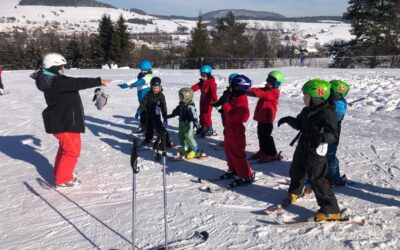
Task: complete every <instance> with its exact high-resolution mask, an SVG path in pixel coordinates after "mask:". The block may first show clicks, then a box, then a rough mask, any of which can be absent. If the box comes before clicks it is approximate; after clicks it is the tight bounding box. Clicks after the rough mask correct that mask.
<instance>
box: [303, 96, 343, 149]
mask: <svg viewBox="0 0 400 250" xmlns="http://www.w3.org/2000/svg"><path fill="white" fill-rule="evenodd" d="M296 120H297V124H296V125H297V129H299V130H300V131H301V137H300V142H306V143H307V144H308V145H309V146H310V147H315V148H316V147H318V145H319V144H320V143H333V142H336V141H337V139H338V138H337V137H338V134H337V133H338V127H337V116H336V111H335V106H334V105H331V104H330V103H324V104H321V105H318V106H316V107H311V108H309V107H305V108H304V109H303V110H302V111H301V113H300V114H299V115H298V116H297V117H296Z"/></svg>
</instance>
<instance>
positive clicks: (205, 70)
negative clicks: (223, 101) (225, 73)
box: [192, 65, 218, 137]
mask: <svg viewBox="0 0 400 250" xmlns="http://www.w3.org/2000/svg"><path fill="white" fill-rule="evenodd" d="M211 72H212V68H211V67H210V66H209V65H203V66H202V67H201V68H200V76H201V78H200V81H199V82H198V83H196V84H194V85H193V86H192V90H193V92H196V91H198V90H200V92H201V95H200V117H199V120H200V128H198V129H197V135H200V136H202V137H204V136H212V135H213V133H214V130H213V127H212V121H211V112H212V109H213V107H212V104H213V103H214V102H216V101H217V100H218V96H217V84H216V83H215V79H214V77H213V76H212V75H211Z"/></svg>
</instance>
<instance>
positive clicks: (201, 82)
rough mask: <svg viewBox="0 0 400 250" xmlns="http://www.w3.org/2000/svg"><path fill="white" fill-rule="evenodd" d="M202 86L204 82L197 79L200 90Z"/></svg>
mask: <svg viewBox="0 0 400 250" xmlns="http://www.w3.org/2000/svg"><path fill="white" fill-rule="evenodd" d="M203 84H204V81H203V79H201V78H200V79H199V86H200V88H202V87H203Z"/></svg>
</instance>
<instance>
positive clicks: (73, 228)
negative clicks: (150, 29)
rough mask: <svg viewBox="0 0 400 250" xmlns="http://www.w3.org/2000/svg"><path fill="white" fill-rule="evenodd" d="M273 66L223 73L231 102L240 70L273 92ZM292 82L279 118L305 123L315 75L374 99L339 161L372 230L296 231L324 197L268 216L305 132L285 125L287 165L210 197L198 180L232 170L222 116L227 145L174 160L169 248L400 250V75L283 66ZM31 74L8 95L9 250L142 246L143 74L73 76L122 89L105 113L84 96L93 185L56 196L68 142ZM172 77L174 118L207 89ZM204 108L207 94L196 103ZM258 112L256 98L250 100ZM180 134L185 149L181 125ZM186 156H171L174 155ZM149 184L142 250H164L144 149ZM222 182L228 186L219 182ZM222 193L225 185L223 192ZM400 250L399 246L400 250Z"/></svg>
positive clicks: (1, 139) (86, 154) (345, 133)
mask: <svg viewBox="0 0 400 250" xmlns="http://www.w3.org/2000/svg"><path fill="white" fill-rule="evenodd" d="M270 70H272V69H252V70H229V71H228V70H215V72H214V73H215V75H216V77H217V79H218V81H219V88H218V92H219V94H222V91H223V90H224V88H225V86H226V84H227V83H226V77H227V76H228V75H229V74H230V73H232V72H238V73H244V74H246V75H248V76H249V77H250V78H251V79H253V80H254V83H255V85H259V84H262V83H263V81H264V80H265V78H266V75H267V73H268V72H269V71H270ZM280 70H282V71H283V72H284V73H285V75H286V77H287V80H286V83H285V84H284V85H283V86H282V95H281V99H280V103H279V107H278V117H277V119H279V118H280V117H283V116H287V115H296V114H297V113H298V112H299V111H300V110H301V108H302V95H301V92H300V88H301V86H302V84H303V83H304V82H305V81H306V80H308V79H310V78H314V77H322V78H325V79H329V80H330V79H334V78H338V79H342V80H345V81H347V82H348V83H349V84H350V86H351V90H350V92H349V95H348V100H349V101H351V100H355V99H358V98H360V97H366V100H363V101H360V102H358V103H355V104H354V105H353V106H352V107H349V109H348V112H347V114H346V117H345V120H344V122H343V127H342V136H341V142H340V145H339V150H338V157H339V159H340V162H341V172H342V174H346V175H347V176H348V178H349V179H351V180H353V181H355V183H356V184H355V185H354V186H347V187H339V188H335V190H334V191H335V192H336V195H337V199H338V201H339V205H340V207H341V208H348V209H349V215H350V216H352V217H354V218H355V219H365V220H366V224H365V225H364V226H357V225H334V224H325V225H317V226H302V227H288V226H281V225H278V224H277V222H282V221H291V220H303V219H305V218H307V217H309V216H312V215H313V213H314V212H315V211H316V210H317V209H318V206H317V204H316V201H315V199H314V197H313V195H311V196H309V197H307V198H304V199H303V200H299V202H298V204H297V205H296V206H293V207H292V208H290V209H289V210H288V211H287V212H284V213H282V214H277V215H264V214H262V213H260V212H259V211H260V210H262V209H265V208H266V207H268V206H270V205H272V204H275V203H277V202H279V201H280V200H281V199H282V198H283V197H284V196H285V195H286V192H287V188H288V185H287V181H288V171H289V166H290V161H291V159H292V155H293V152H294V148H293V147H290V146H289V143H290V141H291V140H292V139H293V138H294V136H295V135H296V133H297V132H296V131H294V130H292V129H291V128H290V127H289V126H286V125H283V126H281V127H279V128H278V127H277V126H275V128H274V132H273V136H274V138H275V140H276V144H277V147H278V150H282V151H283V155H284V157H285V158H284V160H283V161H282V162H276V163H269V164H258V165H254V164H253V165H252V168H253V170H255V171H257V172H258V181H257V182H256V183H254V184H253V185H250V186H246V187H240V188H238V189H236V190H234V191H227V192H222V193H213V194H208V193H204V192H201V191H199V188H200V187H201V186H202V185H201V184H198V183H194V182H193V181H192V180H196V179H197V178H199V177H200V178H215V177H216V176H217V175H219V174H221V173H222V171H224V170H225V169H226V162H225V156H224V153H223V151H215V150H213V149H211V148H210V147H208V145H207V144H210V143H213V144H215V143H219V142H220V141H221V140H222V139H223V138H222V136H221V135H222V125H221V122H220V116H219V113H218V112H216V111H214V112H213V121H214V127H215V128H216V129H217V131H218V133H219V136H217V137H215V138H208V139H199V140H198V142H199V144H200V146H201V148H203V149H204V150H205V151H206V153H208V154H209V156H210V157H209V159H207V160H204V161H193V162H171V161H168V160H167V177H166V179H167V195H168V226H169V231H168V232H169V240H170V241H174V240H179V239H182V238H186V237H188V236H191V235H192V234H193V233H194V231H195V230H197V231H203V230H207V231H208V232H209V233H210V238H209V239H208V241H207V242H206V243H204V244H202V245H200V246H199V247H198V249H228V248H229V249H328V248H329V249H398V246H399V243H400V242H399V238H398V232H399V225H400V211H399V206H400V200H399V196H400V191H399V190H400V189H399V187H400V184H399V176H400V155H399V152H400V151H399V150H398V147H399V146H400V143H399V142H400V128H399V113H400V112H399V110H400V94H399V92H398V89H399V87H400V79H399V77H400V70H398V69H351V70H344V69H318V68H280ZM30 73H31V72H30V71H4V72H3V83H4V85H5V87H6V89H7V90H9V91H10V94H8V95H4V96H0V106H1V107H2V112H0V120H1V121H2V122H1V123H0V168H1V178H0V194H1V206H0V214H1V216H0V218H1V219H0V220H1V223H0V225H1V226H0V249H93V248H97V249H130V244H131V243H130V242H131V230H132V224H131V213H132V170H131V168H130V166H129V153H130V149H131V141H130V140H129V139H128V137H127V136H126V135H127V134H128V133H130V132H131V131H132V130H133V129H135V128H136V127H137V125H138V121H137V120H134V119H133V115H134V113H135V111H136V108H137V106H138V101H137V97H136V90H121V89H119V88H118V87H117V86H116V82H121V81H126V80H128V79H131V78H132V77H134V76H135V75H136V74H137V70H132V69H131V70H122V69H114V70H73V71H69V72H67V74H70V75H72V76H88V77H95V76H98V75H100V76H101V77H102V78H109V79H113V80H114V84H112V85H111V86H108V87H106V88H105V89H104V90H105V92H106V93H107V94H109V95H110V96H111V97H110V99H109V103H108V104H107V106H106V107H105V108H104V109H103V110H102V111H98V110H97V109H96V108H95V106H94V104H93V103H92V101H91V99H92V96H93V89H91V90H84V91H81V97H82V101H83V104H84V107H85V114H86V127H87V130H86V133H85V134H83V135H82V153H81V157H80V159H79V162H78V165H77V167H76V171H77V172H78V176H79V178H80V179H81V180H82V184H81V186H79V187H76V188H72V189H62V190H54V189H52V188H49V187H48V186H47V183H48V182H50V183H52V181H53V179H52V164H53V161H54V157H55V155H56V152H57V148H58V144H57V141H56V139H55V138H54V137H53V136H51V135H48V134H46V133H45V132H44V127H43V121H42V118H41V112H42V110H43V109H44V108H45V101H44V97H43V95H42V93H40V92H39V91H38V90H37V89H36V87H35V84H34V82H33V80H32V79H30V78H29V76H28V75H29V74H30ZM156 74H157V75H159V76H161V78H162V79H163V86H164V93H165V95H166V97H167V104H168V108H169V111H171V110H172V108H173V107H175V106H176V105H177V104H178V90H179V89H180V88H181V87H187V86H190V85H191V84H193V83H195V82H196V80H197V79H198V77H199V76H198V71H197V70H179V71H178V70H176V71H174V70H163V69H159V70H156ZM195 99H196V104H198V100H199V94H198V93H196V94H195ZM249 101H250V106H251V112H252V114H253V111H254V108H255V104H256V101H257V100H256V99H254V98H249ZM169 122H170V126H169V127H168V130H169V131H170V133H171V134H172V136H173V138H174V140H175V141H176V142H178V140H177V125H178V120H177V119H171V120H170V121H169ZM256 126H257V124H256V122H255V121H253V120H249V121H248V122H247V123H246V127H247V131H246V135H247V143H248V146H247V152H248V154H247V155H248V156H249V155H250V154H251V153H253V152H255V151H256V150H257V147H258V141H257V135H256ZM177 150H179V148H176V149H174V150H169V153H171V154H172V153H174V152H176V151H177ZM138 161H139V166H140V167H141V172H140V173H139V174H138V175H137V176H136V177H137V211H136V215H137V223H136V243H137V247H138V249H149V248H152V247H156V246H159V245H162V244H163V241H164V233H163V232H164V229H163V192H162V190H163V189H162V172H161V170H162V165H160V163H157V162H154V160H153V157H152V155H151V152H150V151H140V152H139V160H138ZM219 184H220V185H221V183H219ZM215 185H218V183H217V184H215ZM396 246H397V247H396Z"/></svg>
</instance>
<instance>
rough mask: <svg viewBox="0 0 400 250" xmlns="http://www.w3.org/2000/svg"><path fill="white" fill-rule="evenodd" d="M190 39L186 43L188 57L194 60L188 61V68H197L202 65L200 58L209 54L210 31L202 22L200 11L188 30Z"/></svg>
mask: <svg viewBox="0 0 400 250" xmlns="http://www.w3.org/2000/svg"><path fill="white" fill-rule="evenodd" d="M190 36H191V41H190V42H189V44H188V57H189V58H195V60H194V61H192V62H189V64H188V65H186V66H188V67H189V68H199V67H200V66H201V65H202V63H203V62H202V58H203V57H207V56H208V55H210V51H211V44H210V33H209V32H208V30H207V25H206V24H205V23H203V18H202V16H201V13H200V14H199V19H198V21H197V24H196V28H194V29H193V30H192V31H191V32H190Z"/></svg>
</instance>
